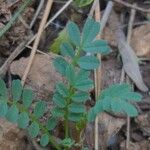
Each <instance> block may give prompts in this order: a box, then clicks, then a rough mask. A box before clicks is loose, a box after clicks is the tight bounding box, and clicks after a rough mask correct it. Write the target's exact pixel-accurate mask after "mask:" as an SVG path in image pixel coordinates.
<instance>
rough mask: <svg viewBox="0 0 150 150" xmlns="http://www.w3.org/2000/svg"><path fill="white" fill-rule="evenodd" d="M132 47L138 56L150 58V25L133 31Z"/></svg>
mask: <svg viewBox="0 0 150 150" xmlns="http://www.w3.org/2000/svg"><path fill="white" fill-rule="evenodd" d="M131 46H132V48H133V49H134V51H135V53H136V54H137V56H144V57H150V24H147V25H142V26H140V27H137V28H135V29H134V30H133V33H132V39H131Z"/></svg>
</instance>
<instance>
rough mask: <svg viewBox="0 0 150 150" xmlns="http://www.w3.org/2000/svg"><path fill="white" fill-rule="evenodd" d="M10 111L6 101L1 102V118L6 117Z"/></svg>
mask: <svg viewBox="0 0 150 150" xmlns="http://www.w3.org/2000/svg"><path fill="white" fill-rule="evenodd" d="M7 111H8V105H7V103H6V102H5V101H0V117H5V115H6V114H7Z"/></svg>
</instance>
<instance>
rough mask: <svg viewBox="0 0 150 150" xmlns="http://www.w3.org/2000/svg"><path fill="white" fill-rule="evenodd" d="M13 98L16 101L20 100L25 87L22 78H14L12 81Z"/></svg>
mask: <svg viewBox="0 0 150 150" xmlns="http://www.w3.org/2000/svg"><path fill="white" fill-rule="evenodd" d="M11 90H12V98H13V100H14V101H19V100H20V98H21V95H22V90H23V87H22V85H21V81H20V80H13V81H12V88H11Z"/></svg>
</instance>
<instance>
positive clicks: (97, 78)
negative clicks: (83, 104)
mask: <svg viewBox="0 0 150 150" xmlns="http://www.w3.org/2000/svg"><path fill="white" fill-rule="evenodd" d="M100 18H101V16H100V2H99V1H98V2H97V6H96V8H95V20H96V21H97V22H100ZM97 39H100V34H99V35H98V36H97ZM97 57H98V59H99V60H100V61H101V55H100V54H97ZM94 79H95V98H96V99H97V98H98V95H99V93H100V89H101V67H99V68H98V69H97V70H95V71H94ZM98 120H99V119H98V116H97V117H96V119H95V150H98V149H99V132H98Z"/></svg>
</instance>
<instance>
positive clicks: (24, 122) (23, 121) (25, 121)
mask: <svg viewBox="0 0 150 150" xmlns="http://www.w3.org/2000/svg"><path fill="white" fill-rule="evenodd" d="M29 121H30V119H29V116H28V114H27V113H26V112H22V113H20V115H19V118H18V126H19V127H20V128H22V129H25V128H26V127H27V126H28V125H29Z"/></svg>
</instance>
